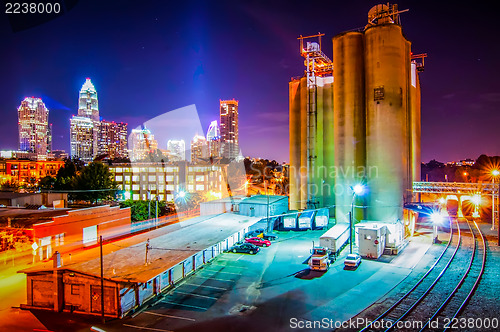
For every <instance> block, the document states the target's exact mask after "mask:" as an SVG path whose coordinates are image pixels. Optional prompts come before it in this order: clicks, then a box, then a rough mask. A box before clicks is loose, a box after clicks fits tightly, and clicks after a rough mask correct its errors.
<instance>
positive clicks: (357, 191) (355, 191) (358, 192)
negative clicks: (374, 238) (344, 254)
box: [349, 183, 365, 254]
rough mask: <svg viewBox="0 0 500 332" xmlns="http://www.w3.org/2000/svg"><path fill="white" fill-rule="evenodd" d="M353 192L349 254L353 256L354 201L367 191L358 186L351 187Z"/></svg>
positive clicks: (350, 213) (360, 185)
mask: <svg viewBox="0 0 500 332" xmlns="http://www.w3.org/2000/svg"><path fill="white" fill-rule="evenodd" d="M351 190H352V199H351V211H350V212H349V253H350V254H352V222H353V220H352V219H353V213H354V199H355V198H356V196H360V195H363V193H364V191H365V187H364V186H363V185H362V184H359V183H358V184H356V185H355V186H353V187H351Z"/></svg>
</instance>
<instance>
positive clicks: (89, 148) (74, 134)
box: [70, 78, 99, 162]
mask: <svg viewBox="0 0 500 332" xmlns="http://www.w3.org/2000/svg"><path fill="white" fill-rule="evenodd" d="M98 133H99V104H98V102H97V91H96V89H95V87H94V85H93V84H92V82H91V81H90V78H87V79H86V80H85V83H84V84H83V86H82V88H81V90H80V94H79V98H78V116H73V118H71V121H70V143H71V157H72V158H79V159H81V160H83V161H87V162H88V161H92V160H93V159H94V158H95V157H96V156H97V152H98Z"/></svg>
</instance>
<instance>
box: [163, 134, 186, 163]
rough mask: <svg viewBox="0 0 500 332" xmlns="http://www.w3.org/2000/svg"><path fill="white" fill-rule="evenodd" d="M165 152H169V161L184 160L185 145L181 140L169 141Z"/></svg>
mask: <svg viewBox="0 0 500 332" xmlns="http://www.w3.org/2000/svg"><path fill="white" fill-rule="evenodd" d="M167 150H168V151H169V152H170V160H171V161H182V160H186V143H185V142H184V140H183V139H180V140H175V139H169V140H168V143H167Z"/></svg>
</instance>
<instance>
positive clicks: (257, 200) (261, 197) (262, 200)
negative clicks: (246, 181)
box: [240, 195, 288, 205]
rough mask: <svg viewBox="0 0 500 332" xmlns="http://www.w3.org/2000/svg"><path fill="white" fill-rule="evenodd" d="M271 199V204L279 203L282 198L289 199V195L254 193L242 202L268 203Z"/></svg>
mask: <svg viewBox="0 0 500 332" xmlns="http://www.w3.org/2000/svg"><path fill="white" fill-rule="evenodd" d="M268 199H269V204H274V203H277V202H279V201H281V200H287V202H288V197H287V196H278V195H267V196H266V195H254V196H252V197H247V198H245V199H244V200H243V201H241V203H240V204H262V205H267V204H268Z"/></svg>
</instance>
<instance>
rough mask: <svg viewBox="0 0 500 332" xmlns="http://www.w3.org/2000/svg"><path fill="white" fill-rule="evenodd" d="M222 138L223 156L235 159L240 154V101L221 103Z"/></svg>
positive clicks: (222, 101) (224, 101) (223, 101)
mask: <svg viewBox="0 0 500 332" xmlns="http://www.w3.org/2000/svg"><path fill="white" fill-rule="evenodd" d="M220 136H221V141H222V155H223V156H224V157H226V158H230V159H234V158H236V157H238V155H239V153H240V148H239V143H238V137H239V136H238V101H237V100H235V99H233V100H221V101H220Z"/></svg>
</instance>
